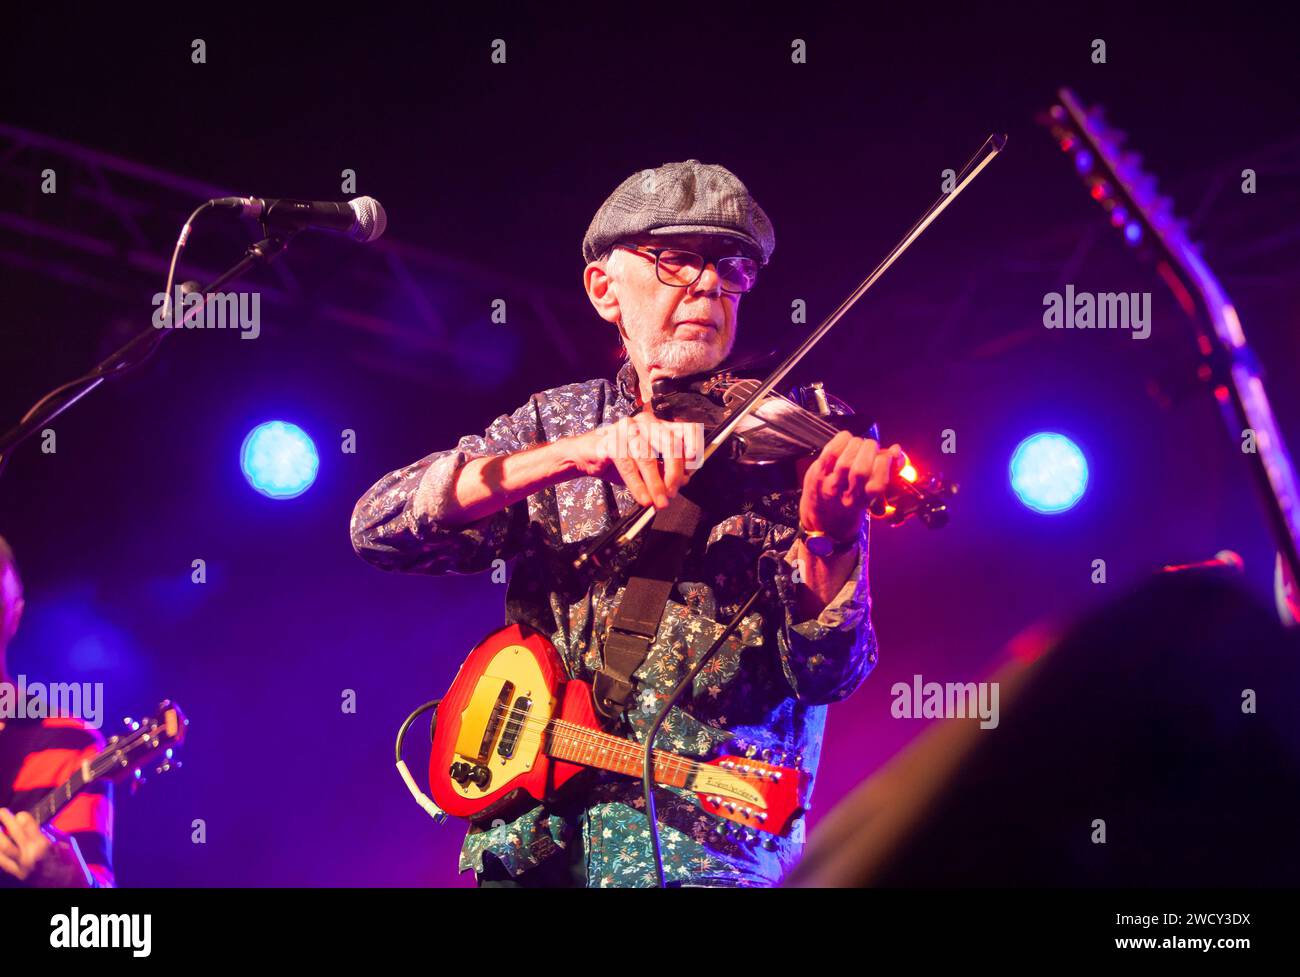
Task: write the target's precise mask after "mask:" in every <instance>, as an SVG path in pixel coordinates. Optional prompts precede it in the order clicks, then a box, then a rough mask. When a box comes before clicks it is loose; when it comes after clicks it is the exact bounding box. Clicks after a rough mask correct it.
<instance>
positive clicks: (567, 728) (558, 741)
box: [544, 723, 697, 787]
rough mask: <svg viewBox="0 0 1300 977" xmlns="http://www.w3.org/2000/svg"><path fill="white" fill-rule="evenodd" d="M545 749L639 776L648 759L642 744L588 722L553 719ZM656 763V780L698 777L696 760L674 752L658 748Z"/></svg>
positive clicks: (681, 781)
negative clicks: (570, 723)
mask: <svg viewBox="0 0 1300 977" xmlns="http://www.w3.org/2000/svg"><path fill="white" fill-rule="evenodd" d="M544 750H545V752H546V753H547V755H548V756H552V757H555V758H556V759H558V760H568V761H570V762H571V763H580V764H582V765H583V766H585V767H597V768H599V769H601V770H612V771H613V772H614V773H621V774H626V775H627V776H629V777H640V776H641V772H642V769H643V766H644V763H645V751H644V749H643V748H642V747H641V746H640V745H638V744H636V743H633V742H632V741H631V740H625V739H623V738H622V737H619V736H612V735H610V734H609V733H604V732H601V731H600V730H598V729H589V728H587V727H585V726H573V725H569V724H562V725H561V724H556V723H552V724H551V726H550V728H548V729H547V731H546V737H545V746H544ZM654 763H655V769H654V777H655V783H659V784H665V785H667V786H670V787H688V786H689V785H690V784H691V782H692V781H693V780H694V778H695V769H696V767H697V764H696V763H695V761H693V760H688V759H686V758H685V757H680V756H678V755H677V754H675V753H667V752H665V751H663V750H655V751H654Z"/></svg>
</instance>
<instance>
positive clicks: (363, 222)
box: [348, 197, 388, 244]
mask: <svg viewBox="0 0 1300 977" xmlns="http://www.w3.org/2000/svg"><path fill="white" fill-rule="evenodd" d="M348 206H349V207H351V208H352V213H354V214H356V215H357V226H356V227H354V228H353V229H352V236H353V237H354V238H356V239H357V240H358V241H360V242H361V243H362V244H369V243H370V242H371V241H377V240H378V239H379V237H380V236H381V235H382V234H383V233H384V230H385V228H387V227H388V215H387V214H386V213H384V207H383V205H382V204H381V203H380V202H379V201H378V200H376V199H375V198H374V197H357V198H356V199H355V200H349V201H348Z"/></svg>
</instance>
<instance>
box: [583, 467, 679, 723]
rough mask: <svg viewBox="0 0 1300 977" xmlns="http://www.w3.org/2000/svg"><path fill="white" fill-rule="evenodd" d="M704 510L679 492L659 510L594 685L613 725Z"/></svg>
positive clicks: (604, 716) (600, 705)
mask: <svg viewBox="0 0 1300 977" xmlns="http://www.w3.org/2000/svg"><path fill="white" fill-rule="evenodd" d="M702 514H703V513H702V510H701V509H700V507H699V506H698V505H696V504H695V503H694V502H692V501H691V500H690V499H688V498H687V497H686V496H685V495H684V494H683V493H681V492H679V493H678V494H677V497H676V498H675V499H673V500H672V502H670V503H669V504H668V508H666V509H660V510H659V511H658V512H657V513H655V517H654V521H653V522H651V524H650V528H649V529H648V530H646V537H645V540H644V541H643V543H642V546H641V551H640V553H638V554H637V557H636V560H635V561H634V562H633V564H632V575H631V577H630V578H629V579H628V582H627V586H626V587H625V588H624V589H623V596H622V598H621V599H620V601H619V604H618V609H617V610H616V611H615V613H614V620H613V621H612V622H611V623H610V628H609V634H608V635H607V636H606V638H605V647H604V649H603V650H604V663H603V665H602V666H601V669H600V671H599V672H597V673H596V680H595V683H594V684H593V686H592V692H593V695H592V699H593V700H594V704H595V708H596V714H597V715H598V716H600V718H601V719H602V720H604V721H605V722H606V723H607V724H609V725H610V726H611V727H613V726H615V725H617V723H618V721H619V720H620V719H622V718H623V713H624V711H625V710H626V709H627V706H628V703H629V701H630V699H631V697H632V675H633V673H634V672H635V671H636V670H637V669H638V668H640V667H641V663H642V662H644V661H645V659H646V656H647V655H648V654H649V653H650V646H651V645H652V644H653V643H654V640H655V635H656V634H657V633H658V631H659V622H660V621H661V620H662V619H663V616H664V609H665V608H666V607H667V606H668V597H669V595H670V594H671V593H672V590H673V586H674V584H676V582H677V578H678V577H679V576H680V575H681V572H682V568H683V567H684V566H685V564H686V553H687V550H689V549H690V545H691V540H692V538H693V537H694V536H695V530H696V528H697V527H698V526H699V524H700V517H701V515H702Z"/></svg>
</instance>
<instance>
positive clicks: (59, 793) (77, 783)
mask: <svg viewBox="0 0 1300 977" xmlns="http://www.w3.org/2000/svg"><path fill="white" fill-rule="evenodd" d="M85 773H86V771H85V770H78V771H77V772H76V773H74V774H73V775H72V776H71V777H69V778H68V779H67V780H65V781H64V782H63V783H61V784H59V786H58V787H55V788H54V789H53V790H52V791H50V792H49V793H48V794H46V795H45V796H44V797H42V798H41V799H40V800H39V801H37V802H36V803H35V804H33V805H32V806H31V807H29V808H28V809H27V813H28V814H30V815H31V816H32V817H33V818H35V819H36V823H37V824H38V825H40V826H41V827H44V826H45V825H46V824H48V823H49V822H50V821H52V820H53V819H54V818H55V816H56V815H58V813H59V812H60V811H62V810H63V809H64V808H65V807H67V806H68V803H69V802H70V801H71V800H72V799H73V798H74V797H76V796H77V795H78V794H80V793H81V792H82V791H83V790H85V789H86V786H87V785H88V784H90V783H91V782H93V780H94V777H91V778H90V779H89V780H88V779H86V776H85Z"/></svg>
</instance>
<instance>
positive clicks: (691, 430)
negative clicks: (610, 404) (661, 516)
mask: <svg viewBox="0 0 1300 977" xmlns="http://www.w3.org/2000/svg"><path fill="white" fill-rule="evenodd" d="M573 441H574V443H575V447H576V448H577V451H576V453H575V460H576V462H577V466H578V468H579V470H580V471H581V472H582V474H584V475H594V476H596V477H597V478H603V479H605V480H607V481H611V482H622V483H623V484H624V485H626V486H627V489H628V491H629V492H631V493H632V497H633V498H634V499H636V501H637V502H638V503H639V504H641V505H644V506H650V505H653V506H654V507H656V508H658V509H664V508H667V506H668V503H669V502H670V501H671V500H672V499H673V498H674V497H676V495H677V491H678V489H680V488H681V487H682V486H683V485H685V484H686V482H687V481H689V480H690V477H691V473H692V472H693V471H694V470H695V469H696V468H698V467H699V464H700V462H701V461H702V460H703V457H704V427H703V425H701V424H698V423H692V422H689V421H665V420H660V419H659V418H657V417H655V416H654V414H653V413H651V412H650V410H649V409H648V408H647V409H646V410H644V411H642V412H641V413H639V414H637V415H635V416H633V417H625V418H622V419H621V420H619V421H616V422H615V423H613V424H606V425H605V426H604V427H598V428H596V429H595V430H592V431H588V432H586V433H585V434H579V435H576V436H575V437H574V439H573Z"/></svg>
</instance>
